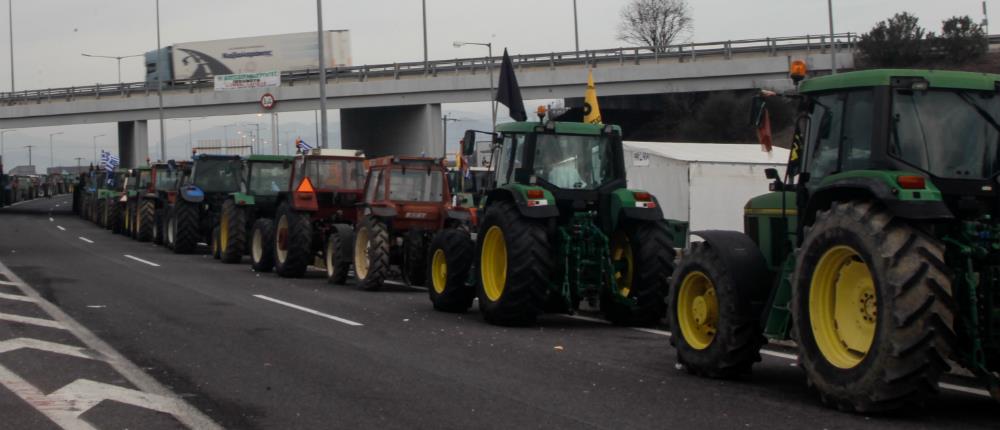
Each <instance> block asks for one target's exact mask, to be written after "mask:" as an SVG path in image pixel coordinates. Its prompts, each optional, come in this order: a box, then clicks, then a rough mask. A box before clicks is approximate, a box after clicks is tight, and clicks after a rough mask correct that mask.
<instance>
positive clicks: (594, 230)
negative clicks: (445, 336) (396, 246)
mask: <svg viewBox="0 0 1000 430" xmlns="http://www.w3.org/2000/svg"><path fill="white" fill-rule="evenodd" d="M497 131H498V132H499V135H498V136H497V137H496V138H495V144H494V151H493V156H492V161H491V163H490V166H491V168H492V170H493V175H494V176H493V180H492V186H491V187H490V189H489V190H488V191H487V192H486V193H485V197H484V198H483V200H482V203H481V209H480V210H479V211H478V222H479V229H478V234H477V235H476V236H477V237H476V243H475V245H474V246H473V245H472V240H471V239H470V238H469V236H468V235H467V234H462V233H461V231H460V230H458V229H451V230H446V231H445V232H443V233H442V234H439V235H438V236H437V237H436V238H435V239H434V241H433V242H432V243H431V249H430V254H429V255H430V260H431V269H430V270H431V284H432V285H431V286H432V288H430V298H431V302H432V303H433V304H434V307H435V308H436V309H438V310H443V311H464V310H465V309H467V308H468V307H469V306H470V305H471V303H472V299H473V297H478V298H479V308H480V310H481V311H482V313H483V315H484V316H485V318H486V320H487V321H489V322H491V323H494V324H504V325H508V324H529V323H532V322H533V321H535V319H536V317H537V316H538V315H539V314H541V313H543V312H569V313H572V312H575V311H576V310H577V309H578V308H579V305H580V303H581V302H582V301H586V302H588V304H589V305H591V306H595V305H598V304H599V306H600V309H601V310H602V311H603V314H604V315H605V317H606V318H607V319H609V320H611V321H613V322H615V323H620V324H641V325H648V324H652V323H655V322H656V321H658V320H659V319H660V318H661V317H662V316H663V315H664V311H665V300H664V297H665V295H666V293H667V289H668V279H669V277H670V276H671V273H672V271H673V267H674V264H673V259H674V247H675V246H677V245H675V242H676V241H680V243H683V238H684V236H685V235H684V234H683V233H684V231H685V230H686V228H687V227H686V224H685V223H680V222H673V221H666V220H664V219H663V213H662V211H661V209H660V204H659V202H658V201H657V200H656V198H655V197H654V196H652V195H651V194H650V193H648V192H645V191H641V190H630V189H627V188H626V180H625V163H624V157H623V152H622V137H621V129H620V128H619V127H617V126H613V125H599V124H581V123H569V122H554V121H545V122H517V123H509V124H502V125H499V126H497ZM474 141H475V131H469V132H467V133H466V138H465V139H464V142H474ZM464 146H465V147H464V148H463V151H464V152H465V153H466V155H471V153H472V151H473V150H474V148H473V147H472V145H464ZM680 246H683V245H680ZM470 266H471V267H470ZM470 270H471V273H472V276H471V281H472V282H469V278H470V277H469V273H470Z"/></svg>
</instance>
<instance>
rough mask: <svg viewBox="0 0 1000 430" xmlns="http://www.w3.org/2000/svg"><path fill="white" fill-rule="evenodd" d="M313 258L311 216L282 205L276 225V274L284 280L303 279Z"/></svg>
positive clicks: (279, 208) (285, 204)
mask: <svg viewBox="0 0 1000 430" xmlns="http://www.w3.org/2000/svg"><path fill="white" fill-rule="evenodd" d="M312 256H313V252H312V223H311V222H310V219H309V214H308V213H304V212H298V211H296V210H295V209H292V207H291V206H290V205H288V204H287V203H282V204H281V206H280V207H278V212H277V219H276V222H275V225H274V257H275V258H274V272H275V273H277V274H278V276H281V277H283V278H301V277H302V275H304V274H305V273H306V269H307V268H308V267H309V263H310V262H311V259H312Z"/></svg>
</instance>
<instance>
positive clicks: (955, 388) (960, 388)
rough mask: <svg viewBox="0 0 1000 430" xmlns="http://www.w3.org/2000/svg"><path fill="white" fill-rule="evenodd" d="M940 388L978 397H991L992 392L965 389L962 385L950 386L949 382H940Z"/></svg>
mask: <svg viewBox="0 0 1000 430" xmlns="http://www.w3.org/2000/svg"><path fill="white" fill-rule="evenodd" d="M938 386H939V387H941V388H944V389H945V390H952V391H959V392H962V393H968V394H975V395H977V396H983V397H990V392H989V391H987V390H982V389H979V388H970V387H963V386H961V385H955V384H949V383H947V382H940V383H938Z"/></svg>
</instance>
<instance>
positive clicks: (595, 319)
mask: <svg viewBox="0 0 1000 430" xmlns="http://www.w3.org/2000/svg"><path fill="white" fill-rule="evenodd" d="M563 316H564V317H566V318H573V319H575V320H580V321H589V322H593V323H598V324H611V323H610V322H608V321H605V320H602V319H600V318H594V317H585V316H583V315H563Z"/></svg>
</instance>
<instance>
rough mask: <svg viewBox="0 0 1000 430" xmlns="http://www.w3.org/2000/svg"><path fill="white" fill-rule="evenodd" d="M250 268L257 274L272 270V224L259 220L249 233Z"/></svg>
mask: <svg viewBox="0 0 1000 430" xmlns="http://www.w3.org/2000/svg"><path fill="white" fill-rule="evenodd" d="M250 261H251V263H250V267H252V268H253V270H254V271H257V272H270V271H271V270H273V269H274V222H273V221H271V220H269V219H265V218H261V219H258V220H257V221H254V223H253V230H252V232H251V233H250Z"/></svg>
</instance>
